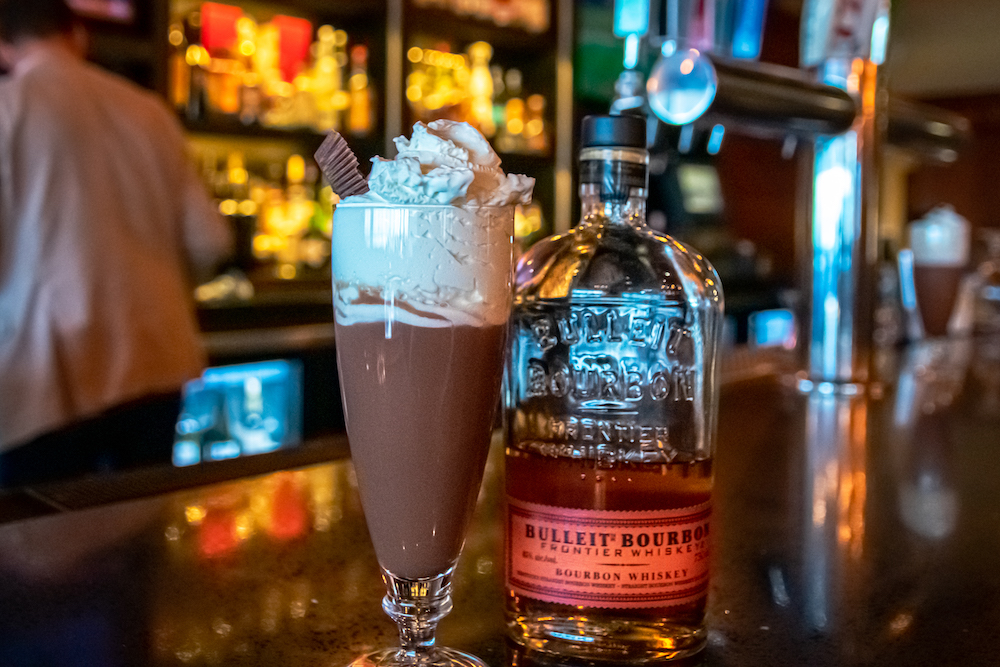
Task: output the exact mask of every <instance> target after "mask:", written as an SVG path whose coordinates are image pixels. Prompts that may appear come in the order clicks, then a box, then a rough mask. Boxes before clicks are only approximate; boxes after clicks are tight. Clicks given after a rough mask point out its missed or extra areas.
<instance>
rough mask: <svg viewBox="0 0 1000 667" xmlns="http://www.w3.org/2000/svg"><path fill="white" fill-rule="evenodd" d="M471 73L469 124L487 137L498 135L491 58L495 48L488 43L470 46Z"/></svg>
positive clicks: (468, 85) (469, 83) (468, 86)
mask: <svg viewBox="0 0 1000 667" xmlns="http://www.w3.org/2000/svg"><path fill="white" fill-rule="evenodd" d="M468 51H469V61H470V62H471V64H472V68H471V70H470V71H469V82H468V84H467V89H468V93H469V122H470V123H471V124H472V125H474V126H476V127H477V128H479V131H480V132H482V133H483V134H484V135H485V136H487V137H492V136H493V135H494V134H495V133H496V125H495V124H494V122H493V75H492V74H491V73H490V58H492V57H493V47H492V46H490V45H489V44H488V43H486V42H474V43H473V44H470V45H469V49H468Z"/></svg>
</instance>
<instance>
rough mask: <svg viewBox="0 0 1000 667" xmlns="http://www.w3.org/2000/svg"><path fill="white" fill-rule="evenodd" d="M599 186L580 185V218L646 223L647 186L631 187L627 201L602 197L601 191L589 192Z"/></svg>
mask: <svg viewBox="0 0 1000 667" xmlns="http://www.w3.org/2000/svg"><path fill="white" fill-rule="evenodd" d="M598 187H599V186H593V185H590V184H584V185H581V186H580V202H581V211H580V220H581V221H582V222H584V223H594V222H603V223H605V224H610V225H628V226H630V227H643V226H645V224H646V194H647V191H646V189H645V188H630V192H629V196H628V197H627V198H626V199H625V201H612V200H609V199H606V198H602V197H601V194H600V192H588V190H591V189H594V190H596V189H598Z"/></svg>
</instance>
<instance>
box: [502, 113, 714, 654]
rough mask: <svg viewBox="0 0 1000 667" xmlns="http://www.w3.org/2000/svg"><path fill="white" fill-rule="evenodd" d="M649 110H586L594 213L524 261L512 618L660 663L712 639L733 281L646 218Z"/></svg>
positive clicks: (587, 188) (511, 536)
mask: <svg viewBox="0 0 1000 667" xmlns="http://www.w3.org/2000/svg"><path fill="white" fill-rule="evenodd" d="M645 139H646V129H645V121H644V120H643V119H641V118H639V117H635V116H588V117H586V118H584V120H583V125H582V132H581V146H582V150H581V153H580V198H581V201H582V205H583V210H582V218H581V222H580V224H579V225H578V226H577V227H576V228H574V229H573V230H572V231H570V232H569V233H567V234H564V235H561V236H552V237H549V238H548V239H545V240H542V241H540V242H539V243H537V244H536V245H534V246H533V247H532V248H531V249H530V250H529V251H528V252H527V253H526V254H525V255H524V256H523V257H522V258H521V259H520V261H519V262H518V264H517V268H516V276H515V296H514V311H513V316H512V324H511V326H512V329H511V336H510V346H511V349H510V354H509V355H508V366H507V369H506V379H505V412H506V415H505V416H506V420H507V447H506V493H507V512H506V521H505V530H506V541H505V577H506V590H507V595H506V621H507V629H508V633H509V635H510V637H511V638H512V639H513V640H514V641H516V642H517V643H519V644H521V645H522V646H523V647H525V648H526V649H528V650H530V651H539V652H542V653H548V654H554V655H556V656H563V657H569V658H573V659H586V660H590V661H609V662H632V663H655V662H666V661H671V660H675V659H680V658H683V657H686V656H690V655H693V654H694V653H697V652H698V651H699V650H701V649H702V648H703V647H704V645H705V639H706V631H705V624H704V619H705V606H706V597H707V594H708V582H709V579H708V576H709V571H708V565H709V554H710V546H709V545H710V541H711V538H710V535H711V532H710V517H711V495H712V459H713V449H714V436H715V419H716V404H717V397H718V391H717V383H716V358H717V351H718V347H719V338H720V332H721V327H722V307H723V305H722V304H723V302H722V288H721V285H720V284H719V277H718V275H717V274H716V272H715V270H714V269H713V268H712V266H711V265H710V264H709V262H708V261H707V260H706V259H705V258H704V257H703V256H701V255H700V254H698V252H697V251H695V250H693V249H691V248H689V247H688V246H686V245H684V244H683V243H681V242H679V241H677V240H675V239H672V238H670V237H669V236H665V235H662V234H658V233H656V232H654V231H653V230H651V229H650V228H648V227H647V226H646V220H645V218H646V215H645V213H646V210H645V209H646V194H647V187H648V185H647V183H648V174H647V163H648V153H647V152H646V148H645V147H646V140H645Z"/></svg>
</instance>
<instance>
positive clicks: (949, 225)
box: [909, 205, 970, 266]
mask: <svg viewBox="0 0 1000 667" xmlns="http://www.w3.org/2000/svg"><path fill="white" fill-rule="evenodd" d="M969 236H970V227H969V221H968V220H966V219H965V218H963V217H962V216H960V215H959V214H958V213H956V212H955V209H953V208H952V207H951V206H947V205H944V206H938V207H937V208H935V209H933V210H932V211H930V212H929V213H927V215H925V216H924V217H923V218H921V219H920V220H917V221H915V222H912V223H910V228H909V237H910V249H911V250H912V251H913V261H914V262H916V263H917V264H921V265H924V266H928V265H931V266H965V264H966V263H967V262H968V261H969V245H970V243H969Z"/></svg>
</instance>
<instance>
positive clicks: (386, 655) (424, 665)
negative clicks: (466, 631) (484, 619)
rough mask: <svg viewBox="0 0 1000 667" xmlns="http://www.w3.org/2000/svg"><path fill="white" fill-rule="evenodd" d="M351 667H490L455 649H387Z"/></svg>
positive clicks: (367, 656) (353, 663)
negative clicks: (411, 650) (410, 650)
mask: <svg viewBox="0 0 1000 667" xmlns="http://www.w3.org/2000/svg"><path fill="white" fill-rule="evenodd" d="M350 667H489V666H488V665H487V664H486V663H485V662H483V661H482V660H480V659H479V658H477V657H476V656H474V655H470V654H468V653H463V652H462V651H457V650H455V649H453V648H445V647H434V648H433V649H431V650H429V651H420V652H419V653H414V652H407V651H402V650H400V649H398V648H387V649H383V650H381V651H375V652H374V653H369V654H367V655H363V656H361V657H360V658H357V659H356V660H355V661H354V662H352V663H351V664H350Z"/></svg>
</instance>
